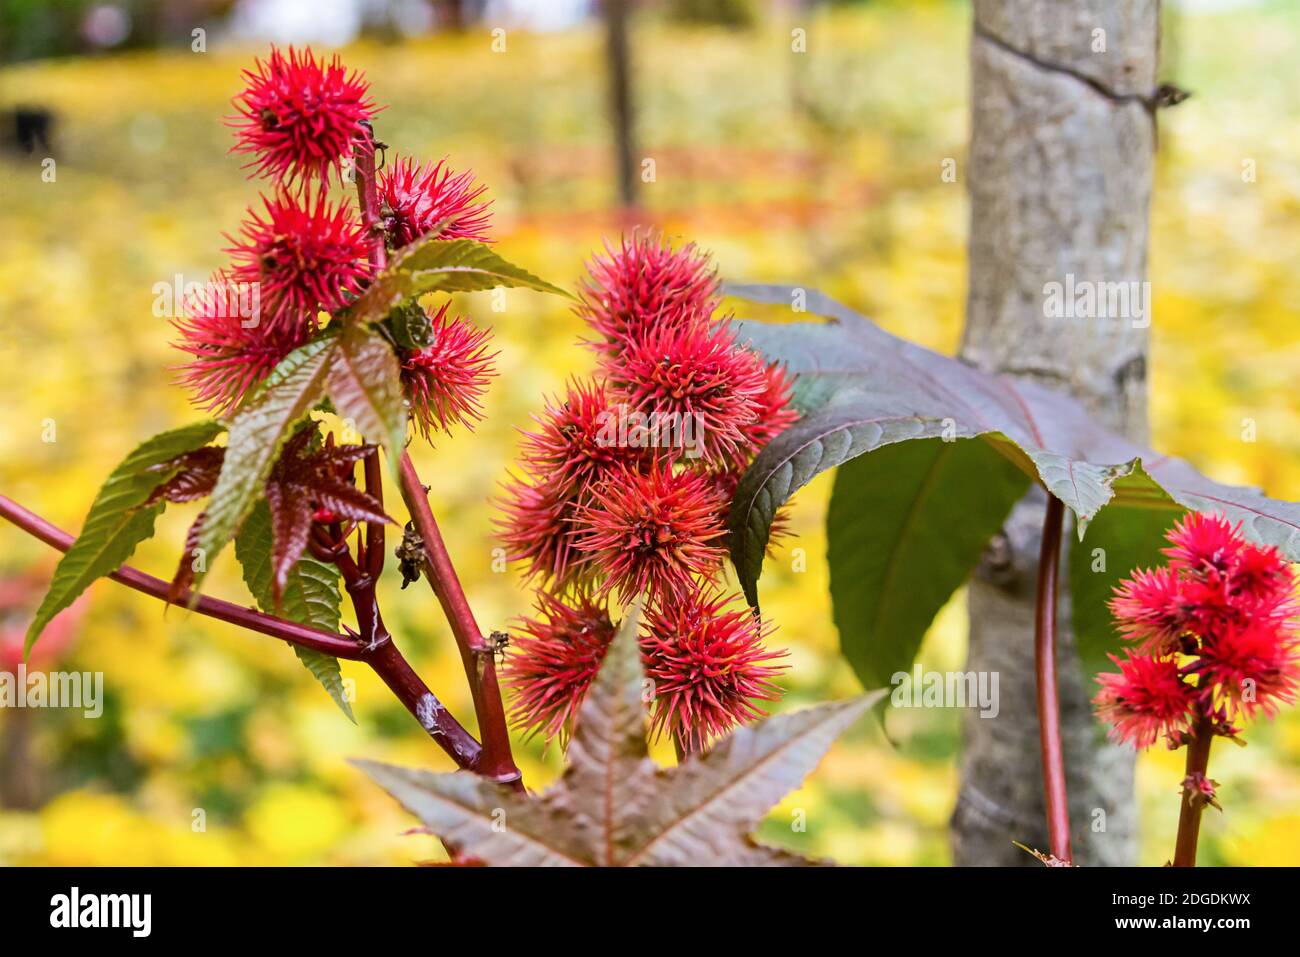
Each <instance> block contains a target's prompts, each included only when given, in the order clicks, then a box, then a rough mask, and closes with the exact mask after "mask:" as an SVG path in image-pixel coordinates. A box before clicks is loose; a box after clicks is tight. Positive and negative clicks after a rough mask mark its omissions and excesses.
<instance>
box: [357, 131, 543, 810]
mask: <svg viewBox="0 0 1300 957" xmlns="http://www.w3.org/2000/svg"><path fill="white" fill-rule="evenodd" d="M366 132H367V136H366V137H365V138H363V139H361V140H358V141H357V144H356V146H355V147H354V149H353V162H354V165H355V177H356V187H357V206H358V208H359V211H360V215H361V223H362V225H363V226H364V227H365V228H366V230H367V232H368V234H369V236H370V265H371V267H372V268H373V269H374V270H375V271H376V272H377V271H379V270H381V269H383V268H384V267H385V265H387V262H388V250H387V247H386V245H385V237H384V229H383V223H382V222H381V221H380V212H379V190H378V183H377V178H376V168H375V148H376V142H375V137H374V131H373V130H371V129H370V126H369V124H367V125H366ZM377 470H378V460H377V459H376V460H375V462H374V463H373V464H372V463H371V462H370V461H367V463H366V484H367V486H368V487H370V486H371V485H372V483H373V490H374V491H376V492H377V491H378V488H379V481H378V479H379V476H378V471H377ZM399 480H400V485H401V489H402V498H403V499H404V500H405V501H406V507H407V510H408V511H409V512H410V514H411V520H412V521H413V522H414V523H415V526H416V530H417V531H418V532H419V533H420V535H421V537H422V538H423V539H424V548H425V554H426V557H427V558H428V561H427V563H426V572H427V574H428V578H429V584H430V585H431V586H432V587H433V591H434V594H435V595H437V597H438V601H439V602H440V603H441V604H442V609H443V612H444V614H446V616H447V621H448V622H449V623H450V624H451V629H452V633H453V634H454V635H455V637H456V644H457V647H458V648H459V649H460V655H461V661H462V662H463V664H464V666H465V677H466V679H467V680H468V681H469V687H470V693H471V695H472V697H473V700H474V712H475V715H476V716H477V718H478V724H479V735H480V736H481V737H482V738H483V753H482V755H481V756H480V759H479V761H478V763H477V765H476V767H475V770H476V771H477V772H478V773H479V774H481V775H483V776H484V777H488V778H491V779H492V780H494V781H499V782H501V783H506V784H511V785H513V786H515V787H518V788H522V786H523V785H522V783H521V782H522V775H521V774H520V773H519V769H518V768H517V767H516V766H515V762H514V757H513V755H512V754H511V751H510V732H509V728H508V726H507V724H506V719H505V709H504V705H503V704H502V701H501V691H500V688H499V687H498V686H497V676H496V666H495V661H494V660H493V656H492V652H491V651H489V650H488V649H487V646H486V644H485V643H484V641H483V635H482V633H481V632H479V630H478V625H477V624H476V623H475V621H474V614H473V612H472V611H470V607H469V602H467V601H466V600H465V592H464V590H463V589H462V588H461V586H460V580H459V579H458V578H457V577H456V571H455V569H454V568H453V567H452V564H451V558H450V556H449V555H448V554H447V548H446V546H445V545H444V544H443V541H442V535H441V534H440V533H439V531H438V523H437V522H436V521H435V520H434V517H433V511H432V510H431V509H430V508H429V500H428V498H427V497H426V495H425V491H424V485H423V484H422V483H421V482H420V479H419V476H418V475H416V473H415V466H414V465H413V464H412V463H411V459H410V457H409V456H408V455H406V454H405V453H403V455H402V468H401V474H400V476H399ZM376 536H378V551H379V553H380V555H382V552H383V537H382V536H383V532H382V527H380V528H379V529H373V528H368V529H367V541H366V547H365V551H366V567H367V569H368V570H370V577H371V578H377V577H378V571H377V570H376V569H377V568H382V560H383V559H382V557H380V558H376V555H375V547H374V540H375V537H376ZM376 562H379V563H380V564H378V565H376V564H375V563H376Z"/></svg>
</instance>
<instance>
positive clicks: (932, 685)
mask: <svg viewBox="0 0 1300 957" xmlns="http://www.w3.org/2000/svg"><path fill="white" fill-rule="evenodd" d="M889 683H890V684H891V685H893V686H894V691H893V694H891V695H890V696H889V702H890V704H892V705H893V706H894V707H895V708H978V709H979V713H980V717H981V718H996V717H997V716H998V711H999V710H1000V708H999V705H998V673H997V672H996V671H922V670H921V666H920V665H919V664H918V665H917V666H916V668H915V670H914V673H913V674H908V673H907V672H906V671H896V672H894V674H893V675H892V676H891V677H890V679H889Z"/></svg>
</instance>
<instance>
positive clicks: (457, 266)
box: [348, 239, 573, 322]
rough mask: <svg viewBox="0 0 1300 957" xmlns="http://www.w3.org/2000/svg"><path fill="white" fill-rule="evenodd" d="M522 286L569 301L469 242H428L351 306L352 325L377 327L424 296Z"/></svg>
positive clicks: (411, 248) (408, 252) (418, 245)
mask: <svg viewBox="0 0 1300 957" xmlns="http://www.w3.org/2000/svg"><path fill="white" fill-rule="evenodd" d="M497 286H522V287H525V288H528V289H536V290H538V291H539V292H549V293H554V294H555V295H557V296H565V297H567V298H570V299H571V298H573V297H572V296H570V295H569V293H567V292H565V291H564V290H563V289H561V288H559V287H558V286H553V285H551V284H550V283H549V282H546V281H544V280H542V279H538V278H537V277H536V276H534V275H533V274H532V273H530V272H528V271H527V270H525V269H521V268H519V267H518V266H515V265H513V264H512V263H509V262H507V261H506V260H505V259H503V258H501V256H499V255H498V254H497V253H496V252H495V251H494V250H493V249H492V248H491V247H490V246H485V245H484V244H483V243H478V242H474V241H473V240H472V239H450V240H448V239H430V240H426V241H424V242H416V243H414V244H412V245H411V246H408V247H406V248H405V249H404V250H403V251H402V253H401V255H399V256H398V257H397V258H396V259H394V260H393V262H392V263H390V264H389V266H388V269H386V270H385V271H384V272H382V273H380V274H379V275H378V276H376V277H375V280H374V282H372V283H371V284H370V286H369V287H368V288H367V289H366V291H365V292H364V293H362V294H361V296H360V298H358V299H357V301H356V302H354V303H353V304H352V307H351V308H350V309H349V311H348V314H349V316H350V317H351V318H352V319H353V320H354V321H357V322H377V321H379V320H380V319H383V318H384V317H385V316H387V315H388V314H389V312H390V311H391V310H392V309H393V308H394V307H395V306H397V305H398V304H399V303H401V302H403V301H404V300H407V299H412V298H414V297H416V296H421V295H423V294H425V293H428V292H474V291H477V290H482V289H495V288H496V287H497Z"/></svg>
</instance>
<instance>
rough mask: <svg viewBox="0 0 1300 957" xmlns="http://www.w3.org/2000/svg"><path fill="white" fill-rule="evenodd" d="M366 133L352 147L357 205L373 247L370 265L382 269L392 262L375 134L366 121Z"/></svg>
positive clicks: (375, 270)
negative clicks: (381, 201)
mask: <svg viewBox="0 0 1300 957" xmlns="http://www.w3.org/2000/svg"><path fill="white" fill-rule="evenodd" d="M365 127H366V137H365V138H364V139H360V140H357V144H356V146H355V147H354V148H353V150H352V164H353V176H354V178H355V179H356V185H357V206H358V207H359V209H360V213H361V224H362V225H363V226H365V228H366V232H367V238H368V241H369V249H370V267H371V269H372V270H373V271H374V272H376V273H377V272H379V271H380V270H381V269H383V268H384V267H385V266H386V265H388V247H387V246H386V245H385V244H384V226H383V223H382V222H380V218H379V188H378V184H377V182H376V178H375V174H376V170H375V134H374V131H373V130H372V129H371V128H370V124H369V123H366V124H365Z"/></svg>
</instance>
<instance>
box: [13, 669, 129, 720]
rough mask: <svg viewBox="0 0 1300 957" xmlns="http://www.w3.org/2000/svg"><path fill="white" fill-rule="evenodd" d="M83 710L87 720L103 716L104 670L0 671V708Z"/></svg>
mask: <svg viewBox="0 0 1300 957" xmlns="http://www.w3.org/2000/svg"><path fill="white" fill-rule="evenodd" d="M3 708H69V709H73V710H76V709H81V710H82V711H83V712H84V714H85V716H86V717H87V718H98V717H99V716H100V715H101V714H103V713H104V672H102V671H51V672H49V673H46V672H44V671H30V672H29V671H28V670H27V666H26V665H25V664H20V665H19V666H18V670H17V671H16V672H14V671H0V709H3Z"/></svg>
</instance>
